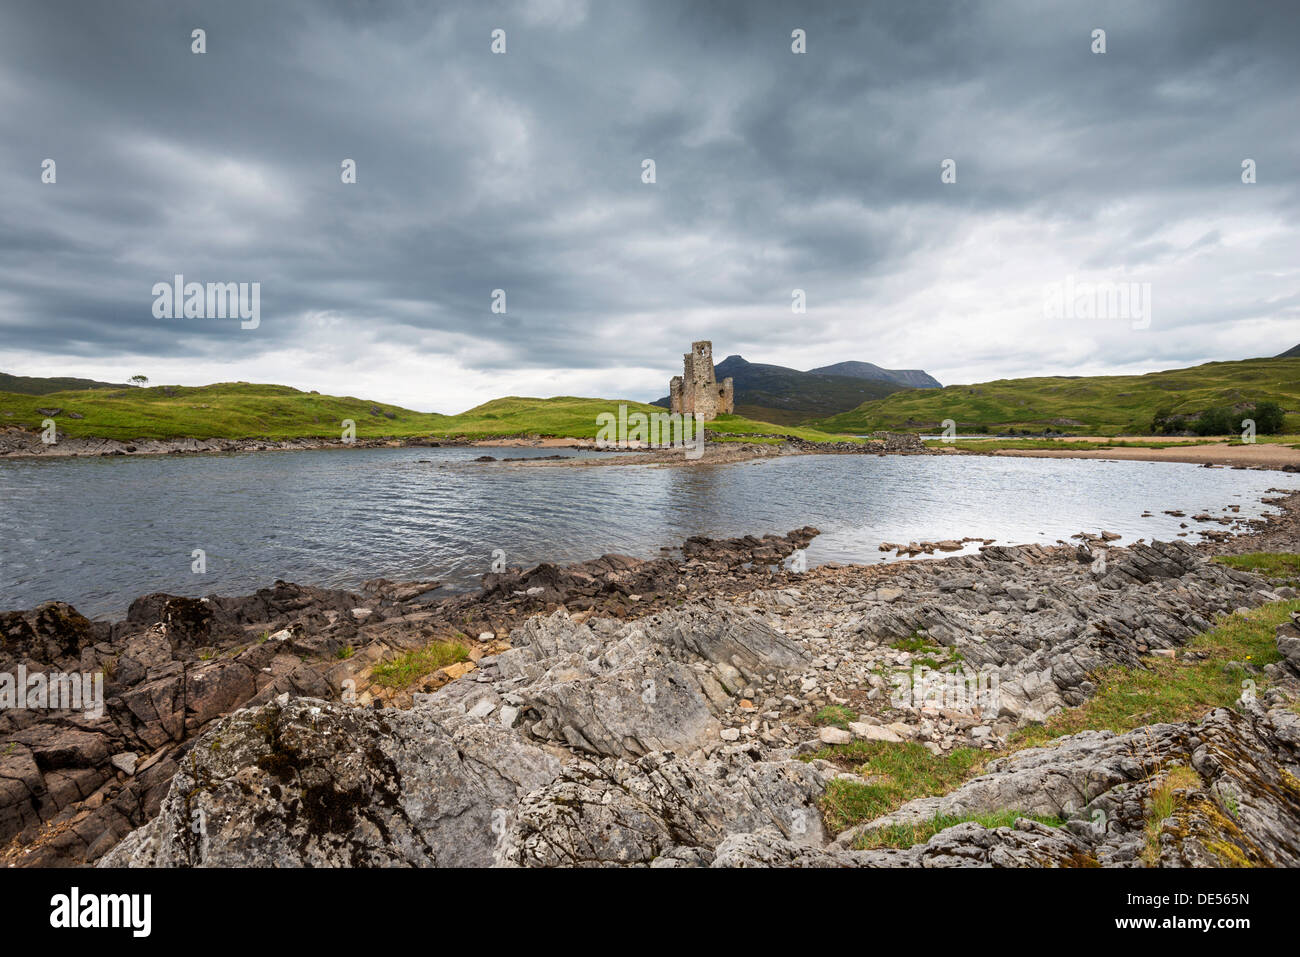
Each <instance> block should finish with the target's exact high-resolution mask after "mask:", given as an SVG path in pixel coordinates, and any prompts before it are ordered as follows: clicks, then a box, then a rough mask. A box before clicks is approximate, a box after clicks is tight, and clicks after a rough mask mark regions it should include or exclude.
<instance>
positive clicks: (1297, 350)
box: [1273, 345, 1300, 359]
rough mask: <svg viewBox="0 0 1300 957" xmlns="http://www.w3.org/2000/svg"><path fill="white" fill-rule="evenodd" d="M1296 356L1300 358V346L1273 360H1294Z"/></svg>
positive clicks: (1293, 347) (1295, 346)
mask: <svg viewBox="0 0 1300 957" xmlns="http://www.w3.org/2000/svg"><path fill="white" fill-rule="evenodd" d="M1296 356H1300V345H1294V346H1292V347H1291V348H1290V349H1288V350H1287V351H1286V352H1283V353H1282V354H1280V355H1277V356H1274V357H1273V358H1275V359H1293V358H1295V357H1296Z"/></svg>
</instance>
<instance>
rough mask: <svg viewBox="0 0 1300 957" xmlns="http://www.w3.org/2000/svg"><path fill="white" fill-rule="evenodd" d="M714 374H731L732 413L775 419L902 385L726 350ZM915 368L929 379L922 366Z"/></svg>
mask: <svg viewBox="0 0 1300 957" xmlns="http://www.w3.org/2000/svg"><path fill="white" fill-rule="evenodd" d="M842 364H843V365H846V366H854V367H861V368H863V369H877V368H879V367H878V366H873V365H871V364H870V363H868V362H849V363H842ZM880 371H881V372H888V371H889V370H886V369H881V370H880ZM713 374H714V376H715V377H717V379H718V381H721V380H723V379H725V378H728V377H730V378H732V379H734V380H735V388H736V414H737V415H741V416H745V417H746V418H750V419H759V420H762V421H764V422H775V423H777V424H779V425H797V424H798V423H801V422H806V421H807V420H809V419H817V418H823V417H825V416H828V415H834V414H836V413H837V412H846V411H848V410H849V409H852V408H855V407H857V406H858V405H860V404H861V403H863V402H865V401H867V400H868V399H879V398H882V397H884V396H887V395H889V394H891V393H893V392H897V391H898V390H899V389H903V388H906V386H904V385H902V384H901V383H899V382H896V381H891V380H885V379H880V378H872V377H870V376H866V375H836V374H833V373H826V372H822V371H817V370H813V371H812V372H800V371H799V370H798V369H788V368H786V367H785V366H774V365H767V364H765V363H761V362H747V361H745V359H744V358H742V357H741V356H727V358H725V359H723V360H722V361H721V362H719V363H718V364H717V365H715V366H714V367H713ZM907 374H910V373H907ZM917 374H918V375H920V376H923V377H924V378H926V379H929V380H930V381H931V382H933V381H934V380H933V379H930V377H929V376H927V375H926V374H925V373H924V372H920V373H917ZM935 384H936V385H937V384H938V383H935ZM653 404H654V405H658V406H663V407H664V408H668V407H669V401H668V397H667V396H665V397H664V398H662V399H656V400H655V402H654V403H653Z"/></svg>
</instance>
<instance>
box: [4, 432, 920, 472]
mask: <svg viewBox="0 0 1300 957" xmlns="http://www.w3.org/2000/svg"><path fill="white" fill-rule="evenodd" d="M733 438H737V439H739V438H744V437H740V436H737V437H733ZM760 438H765V439H768V440H770V441H766V442H753V441H734V440H728V441H718V440H716V439H715V438H712V437H710V438H708V440H707V441H706V443H705V449H704V453H703V456H702V457H700V458H688V457H687V456H686V455H685V454H684V453H683V451H682V450H681V449H658V450H652V449H647V450H644V451H640V450H637V449H625V448H598V447H597V445H596V443H595V440H593V439H575V438H555V437H547V436H502V437H500V438H493V439H467V438H439V439H432V438H380V439H355V440H353V441H351V442H344V441H342V440H339V439H325V438H319V437H304V438H295V439H196V438H175V439H132V440H130V441H123V440H119V439H105V438H74V437H69V436H66V435H63V434H60V435H59V436H58V441H57V442H53V443H49V444H46V443H45V442H43V441H42V440H41V435H40V433H39V432H31V431H27V430H24V429H18V428H7V429H0V459H3V458H15V459H16V458H110V457H115V456H133V455H195V454H215V453H236V452H292V451H309V450H317V449H379V448H440V447H444V446H445V447H453V448H461V447H471V446H472V447H476V448H547V449H563V448H575V449H587V450H590V451H603V452H611V453H618V454H616V455H610V456H609V457H601V458H599V459H570V460H565V459H564V457H563V456H558V455H557V456H552V457H551V464H556V463H558V462H561V461H563V464H565V465H646V464H649V465H697V464H710V465H713V464H723V463H728V462H740V461H745V460H747V459H752V458H766V457H769V456H773V455H816V454H822V455H825V454H831V455H843V454H853V455H867V454H876V455H883V454H885V453H893V454H898V453H906V454H927V452H928V450H927V449H926V448H925V447H924V446H923V445H922V444H921V441H920V439H919V437H917V436H916V435H914V434H911V433H892V432H881V433H877V434H876V436H875V438H873V439H871V440H869V441H867V442H862V443H859V442H810V441H808V440H807V439H801V438H799V437H798V436H794V435H771V436H760ZM516 461H519V462H523V463H527V464H539V463H543V462H545V460H543V459H535V458H528V459H518V460H516Z"/></svg>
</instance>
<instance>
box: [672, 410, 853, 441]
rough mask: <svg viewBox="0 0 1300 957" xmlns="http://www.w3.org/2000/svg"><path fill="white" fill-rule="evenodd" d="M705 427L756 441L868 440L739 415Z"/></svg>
mask: <svg viewBox="0 0 1300 957" xmlns="http://www.w3.org/2000/svg"><path fill="white" fill-rule="evenodd" d="M659 411H660V412H662V411H664V410H663V409H660V410H659ZM707 428H708V430H709V432H710V433H715V432H722V433H730V434H732V435H735V436H742V437H743V438H737V439H736V440H735V441H748V442H757V441H762V439H761V438H755V436H765V435H766V436H786V435H793V436H794V437H795V438H799V439H804V440H806V441H808V442H854V443H858V444H861V443H863V442H866V441H868V440H867V439H864V438H862V437H861V436H859V435H850V434H844V433H838V434H837V433H834V432H828V431H824V430H822V429H818V428H813V427H810V426H807V425H803V426H795V425H773V424H772V423H771V422H759V421H756V420H754V419H747V418H744V417H743V416H739V415H720V416H718V417H717V418H716V419H714V420H713V421H712V422H709V423H708V425H707ZM770 441H779V439H772V440H770Z"/></svg>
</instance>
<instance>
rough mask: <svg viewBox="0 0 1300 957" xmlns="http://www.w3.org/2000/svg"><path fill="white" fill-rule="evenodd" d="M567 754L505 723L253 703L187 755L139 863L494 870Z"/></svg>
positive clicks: (143, 838) (131, 843)
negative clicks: (532, 797) (507, 820)
mask: <svg viewBox="0 0 1300 957" xmlns="http://www.w3.org/2000/svg"><path fill="white" fill-rule="evenodd" d="M559 769H560V762H559V760H558V759H557V758H555V757H554V756H552V755H550V754H548V753H547V752H545V751H543V750H542V749H540V748H537V747H533V746H530V745H528V744H526V743H524V742H522V741H521V740H520V739H519V738H518V736H516V735H514V734H512V733H511V732H510V731H508V730H506V729H505V728H501V727H499V726H498V727H492V726H490V725H486V724H482V723H476V722H470V723H462V724H461V725H460V726H459V727H457V726H451V727H445V726H444V725H443V724H440V723H438V722H436V721H434V720H433V718H432V717H431V716H430V715H429V714H428V713H425V712H422V711H418V710H415V711H398V710H395V709H387V710H383V711H376V710H366V709H361V708H353V707H349V706H346V705H337V704H330V703H328V702H324V701H318V700H314V699H310V698H299V699H296V700H293V701H290V702H287V703H286V704H285V705H284V706H283V707H282V706H280V705H278V704H271V705H267V706H264V707H262V708H258V709H250V710H245V711H240V712H238V713H237V714H235V715H233V716H232V717H230V718H229V719H227V720H226V721H224V722H222V723H221V725H220V726H219V727H217V728H215V729H214V730H213V731H211V732H210V733H209V734H207V735H205V736H204V737H203V738H202V739H201V740H200V741H199V742H198V743H197V745H196V747H195V748H194V749H193V750H192V751H191V752H190V755H189V757H188V760H186V761H183V762H181V764H180V767H179V768H178V771H177V774H176V778H175V781H174V782H173V785H172V789H171V791H170V792H169V793H168V795H167V798H166V799H165V800H164V801H163V804H162V807H161V812H160V814H159V815H158V817H157V818H156V819H155V820H154V821H153V822H152V823H151V824H150V825H149V826H147V827H145V828H143V829H141V830H139V831H136V832H134V833H133V834H131V835H130V836H129V837H128V838H127V839H126V840H124V841H123V842H122V843H121V844H119V845H118V846H117V847H116V848H114V849H113V851H112V852H111V853H110V854H108V855H107V856H106V857H105V858H104V860H103V864H104V865H105V866H110V867H111V866H123V865H126V866H133V867H189V866H212V867H239V866H250V865H252V866H261V867H267V866H271V867H301V866H309V867H387V866H402V865H406V866H419V867H435V866H444V867H455V866H464V867H482V866H487V865H489V864H491V863H492V860H493V853H494V851H495V847H496V844H497V843H498V835H499V834H500V833H501V832H502V830H503V824H502V820H503V818H502V815H503V814H504V813H505V809H507V808H510V807H513V806H514V805H515V804H516V803H517V802H518V801H519V799H520V798H521V797H522V796H523V795H524V794H526V793H528V792H529V791H531V790H533V789H535V788H536V787H538V786H540V785H541V784H543V783H545V782H546V781H549V780H551V779H553V778H554V777H555V776H556V774H557V773H558V772H559Z"/></svg>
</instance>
